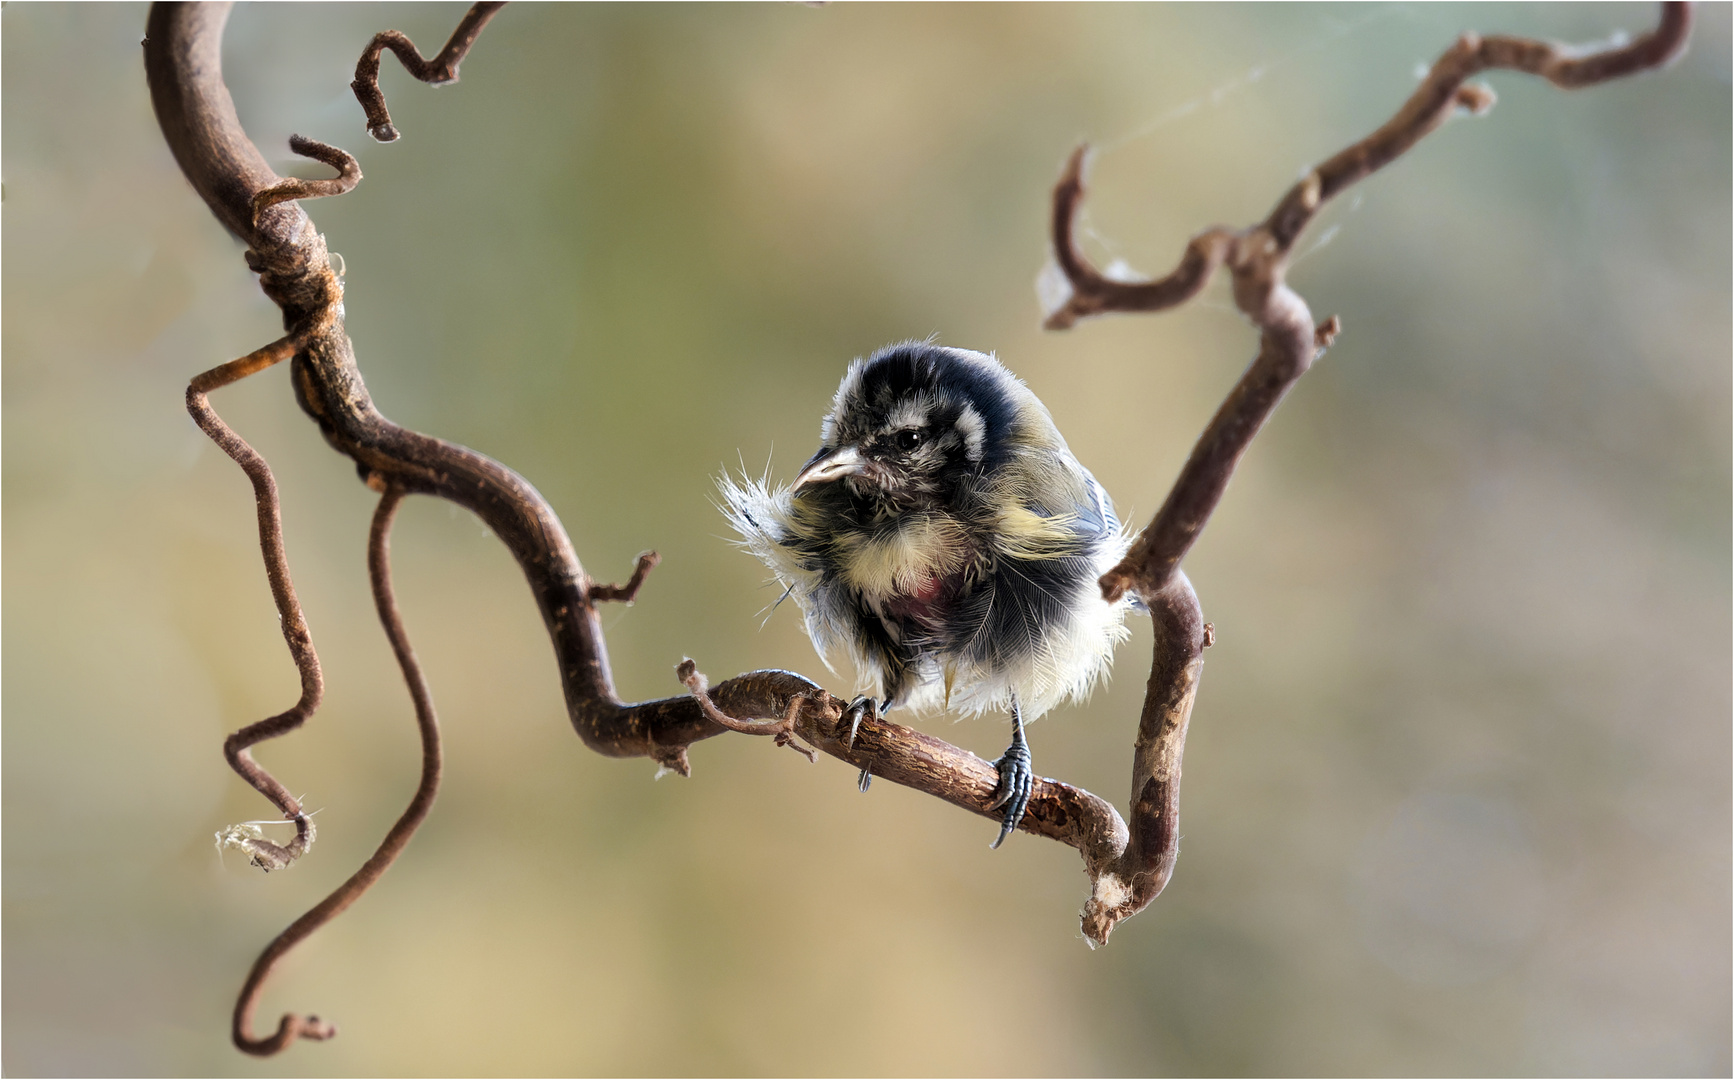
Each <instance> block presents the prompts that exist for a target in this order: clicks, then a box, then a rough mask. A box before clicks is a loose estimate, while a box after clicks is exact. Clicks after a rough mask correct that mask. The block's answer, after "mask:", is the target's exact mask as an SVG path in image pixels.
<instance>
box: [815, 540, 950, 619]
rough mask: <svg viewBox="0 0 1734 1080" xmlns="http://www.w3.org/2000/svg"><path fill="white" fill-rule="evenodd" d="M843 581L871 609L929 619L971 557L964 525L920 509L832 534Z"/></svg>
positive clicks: (934, 616)
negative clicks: (875, 525) (847, 532)
mask: <svg viewBox="0 0 1734 1080" xmlns="http://www.w3.org/2000/svg"><path fill="white" fill-rule="evenodd" d="M837 544H838V547H839V548H840V550H839V552H838V555H839V558H838V560H837V562H838V566H839V569H840V571H841V573H840V576H841V577H842V579H843V582H844V584H846V585H847V586H849V587H850V588H851V589H853V590H854V591H855V592H857V593H858V594H860V596H861V598H862V599H863V600H864V601H865V602H866V603H867V605H868V606H869V607H871V608H872V609H873V610H875V611H877V612H879V613H880V614H881V615H882V616H888V617H890V618H892V619H896V620H898V621H902V622H910V621H914V622H919V623H924V624H929V625H931V624H932V623H934V622H935V621H936V620H937V618H938V617H939V615H940V614H941V611H942V609H943V607H944V605H945V604H946V601H947V600H948V599H949V598H951V597H954V596H955V595H956V594H957V592H958V590H959V588H960V587H961V586H962V584H963V582H964V581H965V580H966V579H967V577H968V573H969V569H970V566H971V564H972V563H973V562H974V560H975V551H974V548H973V545H971V544H970V542H969V537H968V535H967V534H966V533H965V531H964V529H963V526H962V525H961V524H960V523H959V522H958V521H957V520H956V519H955V518H952V517H949V516H947V515H944V514H923V515H919V516H914V517H910V518H907V519H902V520H898V521H896V522H893V523H892V524H891V525H890V527H886V528H880V529H875V530H872V531H870V532H869V531H863V532H860V533H855V534H850V535H846V536H840V537H838V538H837Z"/></svg>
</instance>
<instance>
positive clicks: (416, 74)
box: [349, 3, 506, 142]
mask: <svg viewBox="0 0 1734 1080" xmlns="http://www.w3.org/2000/svg"><path fill="white" fill-rule="evenodd" d="M505 6H506V5H505V4H504V3H498V4H477V5H476V6H475V7H472V8H470V10H469V12H468V13H467V14H466V15H465V16H464V18H463V21H462V22H460V23H458V28H457V29H456V30H453V31H452V36H451V39H450V40H448V41H447V42H446V47H445V48H443V49H441V50H440V51H439V55H438V56H435V57H434V58H433V59H432V60H429V59H426V58H425V57H423V56H422V54H421V53H420V52H419V51H418V50H417V49H416V47H415V43H414V42H413V41H411V40H410V39H409V38H407V37H405V36H404V35H403V34H402V33H400V32H399V31H396V30H382V31H380V32H379V33H377V34H375V35H373V40H372V41H370V42H368V44H367V49H366V51H364V52H363V53H362V54H361V59H360V61H358V62H357V63H356V65H355V81H354V82H352V83H350V84H349V88H350V89H351V90H354V91H355V100H357V101H359V102H361V108H362V111H363V112H365V113H366V114H367V133H368V134H369V135H372V136H373V137H374V139H376V140H378V141H379V142H396V141H397V137H398V131H397V128H395V127H393V126H392V124H391V113H390V112H389V111H388V110H387V109H386V107H385V94H384V92H382V91H381V90H380V89H379V54H380V53H381V52H382V51H384V50H386V49H390V50H391V51H392V52H393V53H394V54H395V55H396V56H397V58H398V60H399V61H400V62H402V64H403V69H404V70H405V71H407V72H409V73H410V75H411V77H413V78H416V79H420V80H421V81H422V82H424V83H428V84H430V85H433V86H449V85H450V84H452V83H455V82H457V81H458V65H459V64H461V63H463V62H464V57H465V56H467V55H468V54H469V51H470V46H471V45H474V44H475V43H476V38H477V37H479V36H480V35H481V32H482V27H484V26H486V25H488V20H489V19H491V18H493V17H494V13H495V12H497V11H499V10H500V9H501V8H503V7H505Z"/></svg>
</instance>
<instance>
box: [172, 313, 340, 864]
mask: <svg viewBox="0 0 1734 1080" xmlns="http://www.w3.org/2000/svg"><path fill="white" fill-rule="evenodd" d="M294 352H295V342H294V341H293V339H291V338H288V337H284V338H280V339H278V340H277V341H274V342H272V343H271V344H269V345H267V346H265V347H264V348H263V349H260V350H258V351H257V352H254V353H249V354H248V355H246V356H243V357H241V358H240V359H239V360H231V361H229V362H228V363H227V364H223V365H221V366H219V367H214V368H212V369H211V370H209V371H207V372H204V373H203V374H200V375H198V376H195V377H194V379H193V381H192V382H191V383H189V384H188V385H187V411H188V412H189V413H191V414H192V417H193V422H194V423H196V424H198V425H199V427H200V429H201V430H203V431H204V433H205V434H206V435H209V436H210V437H211V441H212V442H214V443H216V444H217V446H218V447H219V448H220V449H221V450H222V451H223V453H225V454H227V455H229V457H231V458H233V459H234V461H235V464H237V465H239V466H241V471H242V472H244V473H246V474H247V479H248V480H251V481H252V482H253V500H254V503H255V507H256V511H257V515H258V520H259V549H260V551H261V552H262V553H263V554H264V558H265V579H266V580H267V581H268V582H270V584H271V599H272V600H273V601H274V602H275V603H276V605H277V615H278V617H279V620H280V621H281V622H282V624H283V640H284V641H286V642H287V643H288V645H289V656H290V658H291V659H293V660H294V661H295V668H296V670H297V671H298V672H299V673H300V675H301V698H300V700H298V701H297V702H296V703H295V705H294V706H293V707H292V708H290V709H288V710H287V711H285V712H281V713H278V714H277V715H276V716H272V717H269V718H267V719H264V720H261V721H259V722H258V723H256V724H249V725H247V726H246V727H244V728H242V729H241V730H240V731H237V732H235V733H234V734H233V735H230V736H229V737H228V738H227V739H225V740H224V741H223V757H224V758H225V759H226V760H227V761H228V762H229V767H230V768H232V769H234V770H235V771H236V772H237V773H239V774H241V777H242V778H243V779H245V780H246V781H247V783H249V784H252V785H253V787H254V788H256V789H257V790H258V791H259V793H260V794H262V795H264V796H265V797H266V798H267V799H269V800H271V805H273V806H275V807H276V808H277V809H279V810H281V811H282V812H283V817H284V818H285V819H286V820H289V821H293V822H294V823H295V839H294V840H291V841H290V842H289V843H288V844H286V845H282V844H276V843H273V842H271V841H270V840H266V839H264V838H263V837H253V836H246V837H237V838H235V839H234V840H233V842H232V846H235V847H239V848H241V849H242V850H243V851H246V852H247V853H248V854H249V855H250V856H251V857H252V861H253V865H255V866H257V867H259V868H260V869H262V870H267V871H269V870H281V869H283V868H284V867H286V866H288V865H289V864H290V863H293V862H294V861H295V860H296V859H299V858H300V857H301V856H302V855H304V854H306V853H307V850H308V849H309V848H311V847H312V846H313V838H314V833H315V828H314V825H313V819H312V817H310V816H309V815H308V814H307V813H305V812H304V811H303V809H302V806H301V801H300V800H299V799H297V798H296V797H295V796H294V795H292V794H290V793H289V789H288V788H286V787H284V786H283V785H282V784H281V783H279V782H278V781H277V779H276V777H274V776H272V775H271V774H270V773H269V772H267V771H266V769H265V767H264V766H262V765H260V764H259V763H258V762H257V761H254V760H253V754H252V751H251V749H250V748H251V747H253V746H255V745H257V744H258V743H261V742H264V741H265V740H266V739H275V738H277V737H278V736H280V735H287V734H288V733H289V732H291V731H294V730H295V729H296V728H298V727H300V726H301V725H302V724H304V723H306V722H307V718H308V717H310V716H312V715H313V713H314V710H316V709H318V708H319V700H320V698H321V697H322V696H323V695H324V693H325V681H324V679H323V677H322V676H321V675H320V672H319V654H318V653H317V652H315V651H314V649H313V635H312V634H311V633H310V632H309V631H308V629H307V620H306V618H305V617H304V616H303V615H302V613H301V601H300V600H299V599H297V598H296V596H295V583H294V581H293V580H291V578H290V576H289V556H288V554H287V552H285V550H284V548H283V512H282V504H281V502H280V501H279V500H278V497H277V481H276V478H275V477H273V476H272V475H271V467H270V466H269V465H267V464H266V463H265V459H264V458H263V457H260V456H259V453H258V451H256V450H254V449H253V448H252V447H251V446H249V445H248V444H247V440H245V439H243V438H241V436H240V435H238V434H236V433H235V431H234V429H233V428H231V427H229V425H227V424H225V423H223V420H222V418H221V417H219V416H218V415H217V411H216V410H215V409H213V408H211V401H210V393H211V391H213V390H217V389H220V388H222V387H225V386H228V385H229V384H230V383H233V382H238V381H240V380H241V379H244V378H246V377H247V376H249V375H253V374H255V373H257V372H260V371H264V370H265V369H266V368H268V367H271V366H272V365H274V364H279V363H282V362H283V361H284V360H287V359H289V357H290V356H292V355H294Z"/></svg>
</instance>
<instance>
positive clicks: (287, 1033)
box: [230, 488, 442, 1057]
mask: <svg viewBox="0 0 1734 1080" xmlns="http://www.w3.org/2000/svg"><path fill="white" fill-rule="evenodd" d="M402 501H403V492H402V491H400V490H398V489H396V488H388V489H387V490H386V492H385V495H384V497H383V498H381V499H380V500H379V506H378V508H377V509H376V510H374V513H373V525H372V527H371V528H370V529H369V530H368V536H367V573H368V577H369V579H370V580H371V581H372V583H373V603H374V607H375V608H376V609H377V610H378V612H379V622H380V625H381V626H383V627H384V628H385V636H386V638H387V639H388V640H389V641H390V642H391V651H392V653H393V654H394V655H395V656H396V657H397V664H398V668H399V669H400V670H401V671H402V672H403V679H404V682H405V683H406V684H408V686H409V695H410V700H411V701H413V702H414V703H415V723H416V729H417V731H418V733H419V734H420V736H421V782H420V783H419V784H418V785H417V786H416V789H415V795H414V796H413V797H411V799H410V801H409V806H408V807H406V808H405V809H404V812H403V814H402V815H401V816H400V817H399V818H398V819H397V823H396V824H395V825H393V826H392V827H391V831H390V832H388V833H386V834H385V839H384V840H382V841H380V844H379V847H378V849H376V850H375V851H374V853H373V854H372V855H371V856H370V857H369V858H368V860H367V861H366V862H365V863H362V864H361V869H359V870H357V871H356V872H355V873H354V874H351V875H350V877H349V880H347V881H345V882H344V883H343V884H341V885H339V886H338V887H337V888H336V889H334V890H332V892H331V894H330V895H329V896H327V897H326V898H325V899H323V900H321V901H319V903H317V904H315V905H314V906H313V907H312V908H311V909H309V910H308V911H307V913H306V914H305V915H302V916H301V917H300V918H299V919H296V920H295V921H294V922H292V923H290V924H289V926H288V928H287V929H285V930H284V931H283V932H282V933H281V934H278V935H277V937H276V938H275V939H274V940H273V941H272V942H271V944H269V945H267V946H265V951H264V952H262V953H260V954H259V959H257V960H255V961H254V962H253V969H252V970H251V971H249V972H248V973H247V981H246V983H244V984H243V985H242V987H241V993H240V995H239V996H238V997H237V998H236V1000H235V1014H234V1021H233V1026H232V1028H231V1032H230V1034H231V1037H232V1038H233V1039H234V1042H235V1045H236V1046H237V1047H239V1048H240V1049H242V1050H244V1051H246V1052H247V1053H249V1054H253V1055H255V1056H258V1057H269V1056H270V1055H272V1054H275V1053H277V1052H279V1051H280V1050H282V1049H283V1048H284V1047H286V1046H288V1045H289V1044H290V1043H292V1042H294V1041H295V1040H296V1039H315V1040H323V1039H329V1038H331V1037H332V1036H334V1035H336V1034H337V1025H335V1024H332V1023H330V1022H328V1021H324V1020H321V1019H319V1017H317V1016H297V1015H295V1014H293V1013H285V1014H284V1015H283V1018H282V1019H281V1020H279V1021H278V1023H277V1030H276V1031H274V1032H272V1033H271V1034H270V1035H267V1036H265V1037H264V1038H258V1037H255V1036H254V1035H253V1033H252V1031H253V1013H254V1011H255V1009H256V1008H257V1007H258V1003H259V994H260V993H261V992H262V991H263V990H264V988H265V980H266V979H267V978H269V977H270V975H271V969H272V968H274V967H276V966H277V961H279V960H281V959H283V957H284V956H286V955H288V953H289V951H290V950H291V949H293V948H294V947H295V946H296V945H299V944H300V943H301V942H303V941H305V940H306V939H307V938H309V937H311V936H312V935H313V933H314V932H315V931H316V930H318V929H319V928H320V927H322V926H324V925H325V924H326V923H328V922H330V921H331V920H332V919H335V918H337V916H339V915H341V914H342V913H343V911H344V910H345V909H346V908H348V907H349V905H351V904H353V903H355V901H357V900H359V899H361V896H362V894H363V893H365V892H367V890H369V889H371V888H373V885H374V883H375V882H377V881H378V880H379V879H380V878H381V877H382V876H384V874H385V872H386V870H388V869H390V867H391V864H392V863H394V862H396V861H397V857H398V856H399V855H401V854H403V849H404V848H406V847H408V846H409V841H410V838H411V837H412V836H414V835H415V831H416V830H417V829H419V828H420V827H421V823H422V822H423V821H424V820H426V819H427V816H428V813H429V811H431V810H432V809H433V804H434V796H435V795H437V794H438V793H439V786H440V772H441V769H442V758H441V753H440V725H439V718H438V717H437V716H436V715H435V714H434V706H433V694H432V693H431V692H430V691H429V690H428V686H427V680H426V679H425V678H424V677H423V676H422V673H421V664H420V663H418V662H417V660H416V658H415V650H414V649H413V648H412V647H411V646H410V643H409V635H408V633H406V632H405V630H404V628H403V618H402V617H401V616H400V615H399V614H398V611H397V598H396V597H395V596H394V595H393V593H392V588H391V523H392V521H393V520H394V519H395V518H396V517H397V507H398V504H399V503H400V502H402Z"/></svg>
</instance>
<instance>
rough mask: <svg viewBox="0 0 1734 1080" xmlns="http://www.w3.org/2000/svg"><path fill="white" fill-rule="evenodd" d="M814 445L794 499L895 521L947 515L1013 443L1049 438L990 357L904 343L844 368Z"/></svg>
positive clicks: (1041, 419) (1038, 414)
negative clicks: (881, 512)
mask: <svg viewBox="0 0 1734 1080" xmlns="http://www.w3.org/2000/svg"><path fill="white" fill-rule="evenodd" d="M820 438H821V445H820V447H819V451H818V453H816V454H814V455H813V458H812V460H811V461H808V462H807V464H806V465H805V466H804V467H803V468H802V469H801V471H800V473H799V474H798V475H797V476H796V477H795V482H794V486H793V489H792V493H793V494H794V495H795V496H796V497H803V496H805V497H812V496H815V495H817V494H819V492H820V491H821V490H822V491H824V492H826V493H827V495H830V494H832V493H835V494H842V493H844V492H847V494H848V495H849V496H851V497H852V498H853V499H855V500H862V499H865V500H868V501H870V502H873V503H876V504H878V505H880V506H882V507H885V508H887V509H892V510H895V511H899V512H904V511H908V510H912V509H920V508H922V507H928V506H939V505H950V504H951V503H952V501H953V500H954V499H955V498H956V497H957V495H958V493H959V492H960V490H962V489H964V488H967V487H973V486H979V481H980V480H981V478H983V477H986V476H990V475H992V473H993V472H994V470H995V469H996V468H997V467H998V466H999V465H1001V464H1002V463H1003V462H1004V461H1005V460H1007V458H1008V457H1009V456H1010V455H1011V454H1012V453H1014V452H1015V450H1016V448H1017V446H1018V445H1020V444H1021V443H1023V442H1026V441H1028V440H1030V439H1031V438H1036V439H1040V440H1042V441H1047V440H1048V439H1049V438H1051V439H1052V440H1054V441H1058V440H1059V434H1058V432H1056V431H1054V428H1053V423H1052V421H1051V420H1049V419H1048V416H1047V412H1046V410H1045V409H1043V408H1042V406H1041V403H1040V402H1039V401H1037V400H1036V398H1035V395H1033V394H1031V393H1030V392H1029V390H1028V388H1026V387H1025V386H1024V385H1023V383H1021V382H1019V381H1018V379H1017V378H1016V377H1015V376H1014V375H1012V373H1011V372H1009V371H1007V370H1006V369H1005V368H1004V367H1002V366H1001V365H1000V363H999V362H998V361H997V360H995V359H993V357H991V356H987V355H985V354H983V353H977V352H970V351H968V350H966V349H948V348H943V347H941V346H937V345H932V344H927V343H924V342H905V343H904V344H901V345H890V346H887V347H886V348H883V349H880V350H879V351H878V352H876V353H874V354H873V355H872V356H870V357H868V358H867V359H865V360H856V361H855V362H854V363H853V364H851V365H850V366H849V371H848V374H846V375H844V376H843V383H842V385H841V386H839V387H838V388H837V398H836V401H835V403H834V404H833V405H832V408H831V412H830V414H829V415H827V416H826V417H825V422H824V425H823V427H822V428H821V429H820ZM1060 445H1061V446H1063V445H1064V444H1063V443H1060Z"/></svg>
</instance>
